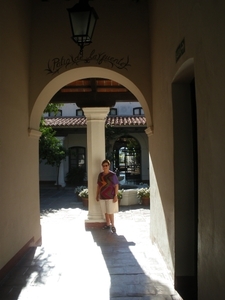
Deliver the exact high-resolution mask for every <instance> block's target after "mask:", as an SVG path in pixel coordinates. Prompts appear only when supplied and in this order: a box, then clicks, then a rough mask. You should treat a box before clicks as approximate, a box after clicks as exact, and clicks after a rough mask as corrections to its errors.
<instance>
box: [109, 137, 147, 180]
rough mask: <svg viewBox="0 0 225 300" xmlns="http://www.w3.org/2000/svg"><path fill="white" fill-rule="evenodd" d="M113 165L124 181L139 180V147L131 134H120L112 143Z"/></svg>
mask: <svg viewBox="0 0 225 300" xmlns="http://www.w3.org/2000/svg"><path fill="white" fill-rule="evenodd" d="M113 167H114V170H117V172H118V173H119V175H120V177H123V181H124V183H128V184H129V183H132V184H133V183H139V182H140V181H141V147H140V144H139V142H138V141H137V140H136V139H135V138H134V137H132V136H129V135H128V136H121V137H119V138H118V139H117V140H116V142H115V143H114V147H113Z"/></svg>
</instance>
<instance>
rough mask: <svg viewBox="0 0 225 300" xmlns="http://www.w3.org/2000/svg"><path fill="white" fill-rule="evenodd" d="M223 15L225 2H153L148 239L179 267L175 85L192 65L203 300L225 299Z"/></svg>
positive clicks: (224, 79) (201, 297)
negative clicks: (182, 50)
mask: <svg viewBox="0 0 225 300" xmlns="http://www.w3.org/2000/svg"><path fill="white" fill-rule="evenodd" d="M168 11H169V12H170V13H168ZM224 11H225V4H224V2H223V1H217V2H207V3H206V2H204V3H203V2H197V1H188V2H187V1H186V2H185V3H184V2H182V3H180V2H179V3H178V2H174V1H167V2H165V1H158V0H157V1H151V6H150V12H151V17H150V19H151V26H150V27H151V34H150V36H151V38H150V39H151V62H152V64H151V65H152V69H151V72H152V75H151V78H152V100H153V120H154V134H153V135H152V137H151V139H150V144H149V146H150V154H151V161H152V164H151V175H150V178H151V188H152V190H151V208H152V209H151V236H152V239H153V240H154V241H155V242H156V243H157V245H158V246H159V249H160V250H161V252H162V253H163V254H164V257H165V258H166V260H167V264H168V265H170V267H171V269H173V268H174V267H175V264H176V259H175V248H174V239H175V234H176V232H175V230H174V226H175V225H174V219H175V215H174V172H173V167H174V165H173V163H174V157H173V115H172V114H173V108H172V83H173V79H174V78H175V77H176V74H177V72H178V70H179V68H180V67H181V66H182V65H183V64H184V63H185V62H186V61H187V60H188V59H190V58H193V60H194V76H195V83H196V104H197V139H198V184H199V186H198V246H197V247H198V249H197V251H198V289H199V291H198V293H199V298H198V299H207V298H209V297H210V296H209V295H212V292H213V298H215V299H217V298H220V297H221V294H224V292H225V290H224V285H223V284H222V281H221V280H222V278H224V277H225V263H224V262H223V261H221V257H223V256H224V253H225V252H224V251H225V248H224V245H225V243H224V242H225V240H224V236H225V235H224V232H225V231H224V230H225V222H224V218H223V217H222V215H223V216H224V214H225V205H224V199H225V189H224V184H223V183H222V182H224V180H225V173H224V168H221V167H220V166H219V165H221V162H222V161H223V160H224V153H225V151H224V150H225V143H224V142H223V140H224V134H225V126H224V125H225V121H224V120H225V119H224V117H223V112H224V108H225V104H224V96H225V88H224V81H225V76H224V67H225V61H224V49H225V40H224V28H225V24H224V18H223V14H224ZM183 38H185V53H184V54H183V56H182V57H181V58H180V59H179V61H178V62H177V63H176V61H175V52H176V49H177V47H178V45H179V43H180V42H181V41H182V39H183ZM186 75H188V74H186ZM180 80H181V82H182V80H183V79H182V78H180ZM181 101H182V99H181ZM180 163H182V162H180ZM180 243H182V241H180ZM168 245H169V247H168ZM187 252H188V251H187ZM169 258H171V260H170V259H169ZM183 264H185V260H184V261H183Z"/></svg>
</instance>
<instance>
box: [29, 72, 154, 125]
mask: <svg viewBox="0 0 225 300" xmlns="http://www.w3.org/2000/svg"><path fill="white" fill-rule="evenodd" d="M93 77H99V78H106V79H111V80H114V81H116V82H118V83H120V84H121V85H123V86H124V87H126V88H127V89H128V90H129V91H130V92H131V93H132V94H133V95H134V96H135V97H136V99H137V100H138V101H139V102H140V104H141V106H142V108H143V110H144V112H145V117H146V121H147V126H148V127H152V121H151V114H150V110H149V107H148V105H147V101H146V99H145V97H144V95H143V94H142V92H141V91H140V89H139V88H138V87H137V86H136V85H135V84H134V83H133V82H132V81H131V80H129V79H128V78H126V77H125V76H123V75H121V74H119V73H117V72H115V71H112V70H108V69H104V68H100V67H82V68H77V69H72V70H69V71H67V72H64V73H62V74H60V75H58V76H57V77H55V78H54V79H53V80H51V81H50V82H49V83H48V84H47V85H46V86H45V87H44V88H43V90H42V91H41V92H40V94H39V96H38V97H37V99H36V101H35V104H34V106H33V108H32V110H31V114H30V122H29V129H30V130H39V122H40V118H41V115H42V113H43V111H44V108H45V107H46V105H47V104H48V103H49V101H50V100H51V99H52V97H53V96H54V95H55V94H56V93H57V91H58V90H59V89H60V88H62V87H63V86H65V85H66V84H68V83H70V82H73V81H76V80H80V79H83V78H93Z"/></svg>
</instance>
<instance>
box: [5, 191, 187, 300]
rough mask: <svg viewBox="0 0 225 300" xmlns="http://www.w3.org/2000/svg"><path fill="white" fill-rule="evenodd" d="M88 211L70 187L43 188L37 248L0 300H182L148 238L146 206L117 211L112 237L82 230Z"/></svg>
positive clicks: (11, 278) (10, 277)
mask: <svg viewBox="0 0 225 300" xmlns="http://www.w3.org/2000/svg"><path fill="white" fill-rule="evenodd" d="M87 213H88V211H87V209H86V208H84V207H83V206H82V203H81V202H79V201H78V199H77V197H76V196H75V194H74V192H73V189H71V188H65V189H61V190H57V189H55V188H52V189H49V188H42V189H41V225H42V237H43V240H42V246H41V247H38V248H31V249H30V250H29V252H28V253H27V254H26V255H25V256H24V257H23V259H22V260H21V261H20V262H19V263H18V265H17V266H16V267H15V268H14V269H13V270H12V272H11V273H10V274H8V276H7V277H6V278H5V279H4V280H3V281H2V282H1V283H0V299H1V300H16V299H19V300H36V299H37V300H40V299H43V300H45V299H54V300H58V299H64V300H75V299H77V300H87V299H98V300H108V299H110V300H111V299H112V300H113V299H116V300H122V299H123V300H128V299H136V300H139V299H152V300H156V299H157V300H163V299H166V300H171V299H172V300H180V299H182V298H181V297H180V296H179V295H178V293H177V292H176V291H175V290H174V288H173V281H172V279H171V276H170V272H169V271H168V269H167V268H166V266H165V264H164V261H163V259H162V257H161V256H160V253H159V252H158V250H157V248H156V247H155V246H154V245H152V244H151V242H150V240H149V222H150V210H149V209H148V208H145V207H141V206H140V205H138V206H129V207H128V206H126V207H125V206H124V207H121V208H120V212H119V213H118V214H116V216H115V220H116V223H115V224H116V228H117V233H116V234H112V233H111V232H110V231H105V230H102V229H92V230H89V231H86V230H85V226H84V222H85V219H86V217H87Z"/></svg>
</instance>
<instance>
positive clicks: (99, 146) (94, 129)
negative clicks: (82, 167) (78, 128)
mask: <svg viewBox="0 0 225 300" xmlns="http://www.w3.org/2000/svg"><path fill="white" fill-rule="evenodd" d="M83 111H84V114H85V116H86V118H87V162H88V164H87V165H88V195H89V196H88V210H89V212H88V219H87V220H86V221H85V223H86V226H87V227H88V226H90V225H91V223H92V225H95V226H97V224H98V223H103V222H105V219H104V218H103V215H102V213H101V209H100V205H99V202H97V201H96V188H97V178H98V174H99V172H101V171H102V167H101V162H102V161H103V160H104V159H105V119H106V116H107V114H108V113H109V107H83ZM94 223H95V224H94Z"/></svg>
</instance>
